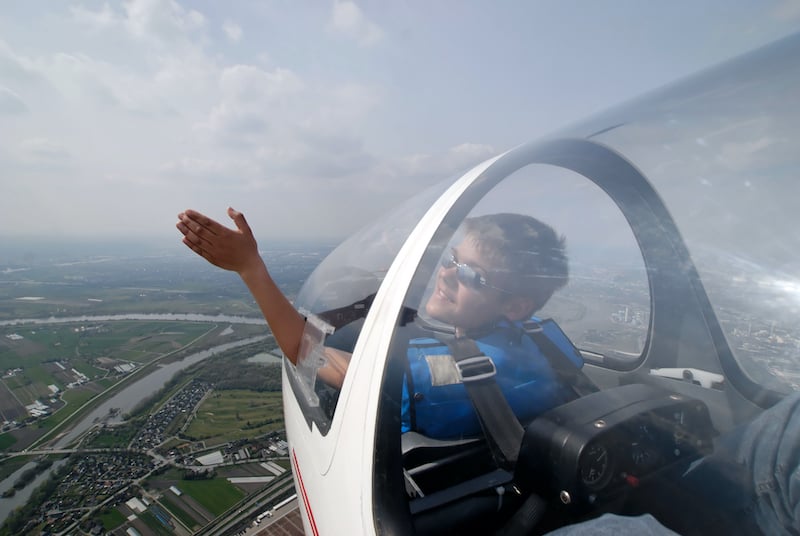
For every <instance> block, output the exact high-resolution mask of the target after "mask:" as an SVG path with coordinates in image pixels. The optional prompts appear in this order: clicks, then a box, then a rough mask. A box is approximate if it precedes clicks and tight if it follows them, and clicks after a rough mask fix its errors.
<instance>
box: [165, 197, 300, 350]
mask: <svg viewBox="0 0 800 536" xmlns="http://www.w3.org/2000/svg"><path fill="white" fill-rule="evenodd" d="M228 216H230V218H231V219H232V220H233V222H234V224H235V225H236V229H230V228H228V227H225V226H224V225H222V224H221V223H219V222H217V221H214V220H212V219H211V218H209V217H208V216H205V215H203V214H201V213H199V212H197V211H195V210H186V211H185V212H181V213H180V214H178V223H177V224H176V225H175V226H176V227H177V228H178V230H179V231H180V232H181V234H183V243H184V244H186V246H188V247H189V249H191V250H192V251H194V252H195V253H197V254H198V255H200V256H201V257H203V258H204V259H206V260H207V261H208V262H210V263H211V264H213V265H214V266H218V267H220V268H222V269H225V270H231V271H234V272H236V273H238V274H239V276H240V277H241V278H242V281H244V283H245V285H247V288H248V289H249V290H250V293H251V294H252V295H253V298H255V300H256V303H257V304H258V307H259V308H260V309H261V313H262V314H263V315H264V318H265V319H266V321H267V323H268V324H269V327H270V329H271V330H272V334H273V335H274V336H275V340H276V341H277V343H278V345H279V346H280V347H281V350H283V353H284V354H285V355H286V357H288V358H289V360H290V361H291V362H292V363H295V364H296V363H297V355H298V351H299V348H300V340H301V337H302V335H303V327H304V325H305V319H304V318H303V316H302V315H301V314H300V313H298V312H297V310H296V309H295V308H294V306H293V305H292V304H291V302H290V301H289V299H288V298H287V297H286V296H285V295H284V294H283V292H281V290H280V289H279V288H278V286H277V285H276V284H275V281H273V279H272V277H271V276H270V274H269V271H268V270H267V266H266V265H265V264H264V261H263V260H262V259H261V255H259V253H258V244H257V243H256V239H255V237H253V232H252V231H251V230H250V226H249V225H248V224H247V220H245V218H244V215H243V214H242V213H241V212H237V211H236V210H234V209H232V208H228Z"/></svg>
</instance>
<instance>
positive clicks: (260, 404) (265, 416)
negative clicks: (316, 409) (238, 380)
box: [185, 390, 283, 443]
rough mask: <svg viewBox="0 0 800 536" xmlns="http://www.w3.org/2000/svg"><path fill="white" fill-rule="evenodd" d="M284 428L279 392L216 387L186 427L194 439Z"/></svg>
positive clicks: (234, 436) (233, 436) (229, 437)
mask: <svg viewBox="0 0 800 536" xmlns="http://www.w3.org/2000/svg"><path fill="white" fill-rule="evenodd" d="M281 428H283V401H282V398H281V393H279V392H265V393H259V392H256V391H244V390H231V391H215V392H214V393H213V394H212V395H211V396H210V397H208V398H207V399H206V400H205V401H204V402H203V404H202V405H201V406H200V407H199V408H198V410H197V413H196V415H195V418H194V419H193V420H192V423H191V424H190V425H189V427H188V428H187V429H186V432H185V434H186V436H188V437H190V438H193V439H195V440H200V439H203V440H206V441H207V442H209V443H214V442H215V441H214V439H217V440H219V442H222V441H233V440H236V439H241V438H245V437H255V436H258V435H263V434H265V433H267V432H271V431H273V430H278V429H281Z"/></svg>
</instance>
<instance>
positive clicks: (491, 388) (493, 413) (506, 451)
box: [445, 338, 525, 466]
mask: <svg viewBox="0 0 800 536" xmlns="http://www.w3.org/2000/svg"><path fill="white" fill-rule="evenodd" d="M445 342H446V343H447V346H448V348H449V349H450V354H451V355H452V356H453V360H454V361H455V362H456V366H457V367H458V370H459V372H460V373H461V379H462V381H463V382H464V388H465V389H466V390H467V394H469V397H470V400H471V401H472V405H473V406H474V408H475V412H476V413H477V414H478V421H479V422H480V423H481V427H482V428H483V432H484V435H485V436H486V438H487V440H488V441H489V444H490V446H491V448H492V452H493V454H494V456H495V460H496V461H497V463H498V465H500V466H504V465H508V464H513V463H514V462H516V461H517V456H518V455H519V449H520V446H521V444H522V437H523V435H524V434H525V430H524V429H523V428H522V425H521V424H520V422H519V420H518V419H517V416H516V415H515V414H514V411H513V410H512V409H511V406H509V404H508V401H507V400H506V397H505V395H503V392H502V391H501V390H500V387H499V386H498V385H497V382H496V381H495V378H494V377H495V374H496V373H497V370H496V369H495V366H494V361H492V359H491V358H490V357H489V356H487V355H485V354H484V353H483V352H482V351H481V350H480V348H478V345H477V344H476V343H475V341H474V340H472V339H468V338H452V339H449V340H448V341H445Z"/></svg>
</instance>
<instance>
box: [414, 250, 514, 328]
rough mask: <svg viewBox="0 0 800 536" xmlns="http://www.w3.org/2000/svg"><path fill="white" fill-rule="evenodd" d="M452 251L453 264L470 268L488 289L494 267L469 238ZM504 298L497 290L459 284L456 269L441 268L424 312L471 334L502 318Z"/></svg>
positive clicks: (505, 294)
mask: <svg viewBox="0 0 800 536" xmlns="http://www.w3.org/2000/svg"><path fill="white" fill-rule="evenodd" d="M451 251H452V254H453V257H454V259H455V261H456V263H459V264H466V265H469V266H470V267H471V268H472V269H473V270H475V271H476V272H477V273H478V274H480V275H481V276H483V277H484V278H486V281H487V283H488V284H489V285H492V284H493V281H492V269H493V268H494V266H492V265H491V264H490V263H489V262H488V260H487V259H485V258H484V256H483V255H482V254H481V253H480V251H478V249H477V248H476V247H475V242H474V241H473V240H471V239H470V237H469V236H467V237H465V238H464V240H462V241H461V243H459V244H458V245H457V246H456V247H454V248H453V249H452V250H451ZM445 254H446V255H448V254H449V252H447V253H445ZM495 284H496V283H495ZM507 298H508V294H507V293H505V292H503V291H501V290H498V289H496V288H491V287H487V286H477V287H476V286H475V285H470V284H465V283H462V282H461V281H459V279H458V275H457V267H456V266H455V265H452V266H449V267H443V266H442V267H440V268H439V272H438V273H437V274H436V286H435V288H434V290H433V293H432V294H431V296H430V298H428V302H427V303H426V304H425V312H426V313H428V314H429V315H430V316H431V317H432V318H434V319H436V320H439V321H440V322H444V323H446V324H449V325H451V326H454V327H456V328H459V329H461V330H470V329H474V328H481V327H484V326H487V325H491V324H493V323H495V322H496V321H498V320H500V319H501V318H503V317H504V316H505V305H506V301H507Z"/></svg>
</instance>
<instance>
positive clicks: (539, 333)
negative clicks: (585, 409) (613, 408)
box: [522, 319, 599, 397]
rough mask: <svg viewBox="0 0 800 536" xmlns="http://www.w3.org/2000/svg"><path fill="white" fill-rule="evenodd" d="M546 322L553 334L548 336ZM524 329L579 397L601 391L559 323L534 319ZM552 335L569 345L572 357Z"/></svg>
mask: <svg viewBox="0 0 800 536" xmlns="http://www.w3.org/2000/svg"><path fill="white" fill-rule="evenodd" d="M545 323H546V325H547V327H548V328H549V330H550V331H551V332H552V333H553V335H551V336H548V335H547V334H546V333H545V328H544V326H545ZM522 329H523V330H524V331H525V333H526V334H527V335H528V336H529V337H530V338H531V339H532V340H533V342H534V343H536V346H538V347H539V350H541V352H542V354H543V355H544V356H545V357H546V358H547V361H548V362H549V363H550V366H552V367H553V370H554V371H555V372H556V375H558V377H559V378H560V379H561V381H562V383H564V384H565V385H568V386H570V387H571V388H572V389H573V390H574V391H575V394H576V395H577V396H578V397H582V396H586V395H588V394H591V393H596V392H597V391H599V389H598V388H597V386H596V385H595V384H594V383H592V380H590V379H589V377H588V376H586V374H585V373H584V372H583V370H582V367H583V358H581V356H580V352H579V351H578V349H577V348H575V347H574V346H573V345H572V343H571V342H570V341H569V339H568V338H567V336H566V335H564V332H563V331H561V328H560V327H558V324H556V323H555V322H554V321H552V320H544V321H542V320H538V319H532V320H529V321H528V322H525V323H524V324H523V325H522ZM552 336H557V337H558V338H559V340H560V341H561V343H562V344H564V345H568V351H569V352H570V353H571V354H572V356H571V357H570V355H568V354H567V352H566V351H565V350H564V349H563V348H561V347H560V346H559V345H558V344H556V343H555V342H554V340H553V338H552Z"/></svg>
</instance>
